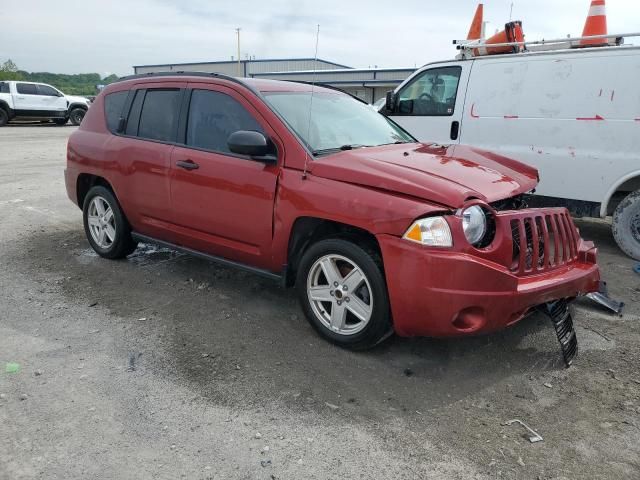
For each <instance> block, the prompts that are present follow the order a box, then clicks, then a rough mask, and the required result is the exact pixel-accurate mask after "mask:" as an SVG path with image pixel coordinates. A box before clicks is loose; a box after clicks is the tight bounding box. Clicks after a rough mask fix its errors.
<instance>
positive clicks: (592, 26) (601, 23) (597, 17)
mask: <svg viewBox="0 0 640 480" xmlns="http://www.w3.org/2000/svg"><path fill="white" fill-rule="evenodd" d="M606 34H607V12H606V9H605V5H604V0H592V1H591V7H590V8H589V15H587V21H586V22H585V24H584V30H583V31H582V36H583V37H590V36H591V35H606ZM606 44H607V39H606V38H594V39H592V40H581V41H580V45H581V46H589V47H592V46H595V45H606Z"/></svg>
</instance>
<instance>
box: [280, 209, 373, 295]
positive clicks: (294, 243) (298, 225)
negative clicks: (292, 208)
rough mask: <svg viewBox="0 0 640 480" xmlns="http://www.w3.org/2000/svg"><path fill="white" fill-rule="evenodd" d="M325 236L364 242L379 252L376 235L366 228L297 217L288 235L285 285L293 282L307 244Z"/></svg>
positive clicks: (324, 219)
mask: <svg viewBox="0 0 640 480" xmlns="http://www.w3.org/2000/svg"><path fill="white" fill-rule="evenodd" d="M325 238H344V239H352V240H355V241H357V242H358V243H360V242H364V243H366V244H367V245H368V246H370V247H371V248H373V249H375V250H376V251H377V252H378V253H380V254H381V249H380V245H379V243H378V240H377V238H376V236H375V235H374V234H373V233H371V232H369V231H368V230H365V229H363V228H361V227H356V226H354V225H349V224H346V223H341V222H337V221H335V220H329V219H326V218H321V217H310V216H304V217H298V218H297V219H296V220H295V221H294V223H293V225H292V227H291V233H290V235H289V244H288V250H287V269H286V275H285V278H284V282H285V285H286V286H288V287H291V286H293V285H294V284H295V279H296V274H297V269H298V265H299V263H300V259H301V258H302V255H303V254H304V252H305V251H306V250H307V249H308V248H309V246H311V245H312V244H314V243H315V242H317V241H319V240H323V239H325Z"/></svg>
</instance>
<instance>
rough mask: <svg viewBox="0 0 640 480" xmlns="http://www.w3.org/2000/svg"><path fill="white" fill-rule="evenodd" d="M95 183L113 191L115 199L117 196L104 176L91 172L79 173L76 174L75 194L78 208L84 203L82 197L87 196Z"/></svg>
mask: <svg viewBox="0 0 640 480" xmlns="http://www.w3.org/2000/svg"><path fill="white" fill-rule="evenodd" d="M97 185H100V186H103V187H105V188H106V189H108V190H109V191H111V193H113V195H114V196H115V197H116V199H117V198H118V195H117V194H116V192H115V190H114V189H113V186H112V185H111V183H109V181H108V180H107V179H106V178H104V177H101V176H99V175H94V174H91V173H81V174H80V175H78V179H77V180H76V195H77V200H78V206H79V207H80V208H82V206H83V205H84V199H85V197H86V196H87V193H89V190H91V188H92V187H95V186H97Z"/></svg>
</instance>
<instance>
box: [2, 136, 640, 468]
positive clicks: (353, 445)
mask: <svg viewBox="0 0 640 480" xmlns="http://www.w3.org/2000/svg"><path fill="white" fill-rule="evenodd" d="M72 131H73V127H53V126H9V127H5V128H2V129H0V219H1V220H2V223H1V227H0V292H1V295H0V367H1V370H0V478H1V479H10V480H17V479H23V478H24V479H27V478H42V479H65V480H67V479H89V478H91V479H121V478H123V479H124V478H136V479H142V478H155V479H165V478H166V479H175V478H189V479H192V478H193V479H352V478H353V479H374V478H375V479H405V478H406V479H427V478H430V479H469V478H471V479H484V478H517V479H528V478H532V479H583V478H589V479H604V478H606V479H613V478H615V479H618V478H620V479H632V478H640V372H639V369H638V365H640V322H639V321H638V320H639V318H640V304H639V302H638V299H639V297H640V277H639V276H638V275H637V274H635V273H634V272H633V270H632V267H633V265H634V262H633V261H632V260H631V259H629V258H627V257H625V256H624V255H623V254H622V253H621V252H620V251H619V250H617V248H616V247H615V244H614V242H613V240H612V238H611V235H610V233H609V230H608V225H607V224H606V223H605V222H600V221H589V222H587V221H581V222H579V227H580V229H581V231H582V233H583V236H585V237H586V238H589V239H593V240H596V241H597V244H598V245H599V247H600V252H601V254H600V262H601V265H602V269H603V273H604V277H605V279H606V280H607V281H608V282H609V286H610V290H611V293H612V296H613V297H615V298H617V299H620V300H623V301H625V302H626V303H627V307H626V310H625V314H624V315H623V316H621V317H618V316H615V315H610V314H609V313H607V312H605V311H602V310H600V309H599V308H598V307H597V306H594V305H592V304H591V303H589V302H587V301H579V302H577V304H576V305H575V316H574V318H575V322H576V324H577V333H578V338H579V343H580V355H579V357H578V359H577V360H576V362H575V364H574V366H573V367H571V368H569V369H565V368H564V366H563V364H562V361H561V357H560V352H559V348H558V345H557V340H556V338H555V335H554V332H553V329H552V327H551V324H550V322H548V321H547V320H545V319H544V318H542V317H541V316H533V317H530V318H528V319H526V320H524V321H522V322H520V323H519V324H517V325H516V326H514V327H512V328H510V329H508V330H506V331H504V332H501V333H498V334H495V335H491V336H484V337H478V338H465V339H451V340H433V339H424V338H422V339H420V338H419V339H401V338H392V339H391V340H390V341H388V342H386V343H385V344H383V345H382V346H380V347H379V348H377V349H375V350H373V351H369V352H365V353H351V352H347V351H343V350H340V349H338V348H336V347H333V346H331V345H329V344H327V343H326V342H324V341H322V340H321V339H319V338H318V337H317V336H316V335H315V334H314V332H313V330H312V329H311V327H310V326H309V325H308V324H307V323H306V321H305V320H304V319H303V317H302V314H301V312H300V310H299V309H298V306H297V304H296V301H295V300H294V298H293V292H292V291H288V290H284V289H281V288H279V287H278V286H275V285H273V284H272V283H270V282H269V281H266V280H263V279H261V278H259V277H254V276H251V275H250V274H247V273H243V272H238V271H234V270H231V269H227V268H223V267H220V266H216V265H214V264H211V263H207V262H205V261H202V260H198V259H194V258H191V257H189V256H186V255H181V254H177V253H175V252H172V251H170V250H165V249H157V248H153V247H151V246H142V247H141V248H139V249H138V251H137V252H136V253H134V254H133V255H132V256H131V257H129V258H128V259H127V260H125V261H116V262H114V261H108V260H103V259H101V258H99V257H97V256H96V255H95V254H93V253H92V251H91V250H90V248H89V245H88V243H87V242H86V240H85V238H84V233H83V230H82V225H81V212H80V211H79V210H78V209H77V208H76V207H75V206H74V205H73V204H72V203H71V202H70V201H69V200H68V199H67V198H66V192H65V189H64V181H63V168H64V152H65V144H66V139H67V137H68V135H69V134H70V133H71V132H72ZM8 362H15V363H18V364H19V365H20V370H19V371H18V372H17V373H6V372H5V364H6V363H8ZM515 418H517V419H521V420H522V421H524V422H525V423H527V424H528V425H529V426H530V427H532V428H533V429H535V430H536V431H537V432H538V433H540V434H541V435H542V436H543V437H544V441H542V442H539V443H530V442H529V441H528V440H527V439H526V436H525V433H526V432H525V431H524V430H523V429H522V428H520V427H518V426H517V425H513V426H506V425H504V424H505V422H507V421H509V420H512V419H515Z"/></svg>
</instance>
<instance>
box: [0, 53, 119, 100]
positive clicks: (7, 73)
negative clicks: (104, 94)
mask: <svg viewBox="0 0 640 480" xmlns="http://www.w3.org/2000/svg"><path fill="white" fill-rule="evenodd" d="M0 80H24V81H27V82H39V83H47V84H49V85H53V86H54V87H56V88H57V89H58V90H60V91H62V92H63V93H66V94H69V95H95V94H97V93H98V91H97V88H96V86H97V85H108V84H110V83H112V82H115V81H116V80H118V76H117V75H109V76H108V77H105V78H101V77H100V74H98V73H78V74H73V75H67V74H64V73H50V72H26V71H24V70H20V69H19V68H18V66H17V65H16V64H15V63H14V62H13V61H12V60H11V59H9V60H7V61H6V62H4V63H2V64H1V65H0Z"/></svg>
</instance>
